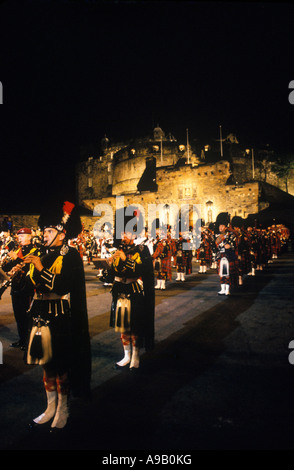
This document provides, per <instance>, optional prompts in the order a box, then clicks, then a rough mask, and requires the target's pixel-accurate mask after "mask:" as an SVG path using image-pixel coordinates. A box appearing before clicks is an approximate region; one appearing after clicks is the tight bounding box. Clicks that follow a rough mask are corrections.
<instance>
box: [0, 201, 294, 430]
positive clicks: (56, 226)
mask: <svg viewBox="0 0 294 470" xmlns="http://www.w3.org/2000/svg"><path fill="white" fill-rule="evenodd" d="M53 209H54V210H53V212H51V210H49V211H48V212H45V213H44V214H43V215H41V216H40V219H39V222H40V227H41V228H42V232H38V231H36V230H32V229H31V228H22V229H20V230H18V231H17V233H16V234H15V235H13V234H12V233H11V232H10V231H9V230H6V231H5V230H4V231H2V232H1V233H0V250H1V253H0V255H1V267H0V274H1V277H2V281H3V282H2V285H1V287H0V298H1V295H2V293H3V292H4V291H3V290H2V291H1V289H3V285H5V282H6V281H7V280H9V281H10V280H11V279H13V281H14V282H13V283H11V284H10V285H11V295H12V297H13V299H12V300H13V302H12V304H13V309H14V314H15V319H16V322H17V327H18V332H19V341H18V342H17V343H13V344H12V345H11V346H13V347H17V348H20V349H23V350H24V351H25V353H24V355H25V361H26V363H27V364H40V365H42V366H43V370H44V372H43V383H44V388H45V392H46V397H47V408H46V409H45V411H44V412H43V413H42V414H40V415H39V416H37V417H36V418H34V419H33V420H32V422H31V423H30V428H31V429H38V428H39V429H40V427H41V426H42V425H47V423H48V422H50V421H52V424H51V427H50V432H55V433H56V432H60V430H62V429H65V428H66V425H67V421H68V417H69V396H70V393H74V395H76V396H81V395H85V396H88V395H89V394H90V380H91V347H90V336H89V329H88V316H87V303H86V288H85V276H84V265H85V264H87V263H88V264H91V263H94V267H96V268H97V269H98V265H97V266H96V265H95V259H96V260H98V259H99V262H100V263H102V266H103V264H105V263H106V264H107V265H108V269H106V268H104V269H103V267H102V268H99V271H101V272H98V275H97V276H98V277H99V278H100V280H103V279H104V280H105V281H108V283H109V284H110V285H111V293H112V301H111V307H110V326H111V327H113V328H114V329H115V331H117V332H119V333H120V339H121V343H122V346H123V354H124V355H123V358H122V359H121V360H120V361H118V362H116V364H115V368H125V367H129V369H130V370H131V371H136V370H137V369H138V368H139V365H140V354H139V352H140V348H143V347H144V348H145V349H146V351H151V350H152V349H153V346H154V316H155V315H154V312H155V289H165V288H166V282H168V281H172V280H173V279H172V274H173V268H174V269H175V270H176V279H175V281H177V282H179V283H182V282H184V281H185V280H186V275H188V274H191V273H192V261H193V259H194V260H197V261H198V265H199V273H201V274H205V273H207V272H208V270H209V269H215V270H217V272H218V274H219V279H220V285H221V287H220V291H219V292H218V294H220V295H228V294H229V293H230V291H231V289H234V288H235V287H238V286H240V285H242V282H243V277H244V276H245V275H248V274H251V275H253V276H254V275H255V272H256V271H257V270H262V269H263V268H264V267H265V266H266V265H267V263H270V262H272V260H273V259H274V258H277V257H278V256H279V255H280V254H281V253H282V252H283V251H284V250H285V249H286V247H287V244H288V241H289V240H290V231H289V230H288V228H287V227H285V226H284V225H276V224H273V225H271V226H268V227H267V228H256V227H252V226H248V225H247V226H245V223H244V221H243V220H242V219H240V218H237V217H235V218H234V217H233V219H232V220H230V217H229V214H228V213H221V214H219V216H218V217H217V219H216V222H215V223H214V224H213V225H210V226H209V227H208V226H205V225H204V224H201V227H200V230H199V234H193V232H192V235H191V233H189V236H188V234H184V233H179V236H178V237H177V238H176V237H175V236H174V233H173V231H172V229H171V228H169V229H168V230H165V229H163V230H162V229H161V228H160V227H158V228H157V230H156V235H155V237H154V239H153V238H151V237H150V236H148V232H146V231H143V235H142V234H141V236H140V237H139V236H138V237H137V238H135V234H134V233H131V234H130V232H128V231H127V229H126V227H125V228H124V231H123V238H122V239H120V237H118V236H117V233H116V231H118V229H116V228H114V232H113V238H112V237H109V232H108V234H107V235H106V234H105V236H101V237H97V236H94V234H93V233H91V232H89V231H86V230H84V229H83V230H82V224H81V222H80V219H79V216H78V215H77V212H76V213H75V209H74V204H72V203H69V202H68V201H66V202H65V203H64V204H63V206H62V208H61V207H57V208H53ZM125 209H126V208H123V209H122V210H123V211H124V216H125V223H126V213H125ZM129 217H131V218H132V216H129ZM20 259H21V260H22V263H21V264H19V260H20ZM104 260H105V261H104ZM22 265H23V266H22ZM12 266H13V267H12ZM17 268H19V269H17ZM25 268H26V269H27V270H26V271H25ZM13 269H16V271H15V274H16V275H17V274H18V273H21V272H22V270H24V272H25V276H20V278H19V279H18V278H17V277H14V274H13V275H12V277H9V273H10V272H12V270H13ZM105 271H107V272H106V273H105ZM7 278H8V279H7ZM28 305H29V307H28ZM24 321H25V322H26V323H24ZM25 332H26V335H25ZM24 335H25V336H26V338H24Z"/></svg>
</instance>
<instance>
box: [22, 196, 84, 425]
mask: <svg viewBox="0 0 294 470" xmlns="http://www.w3.org/2000/svg"><path fill="white" fill-rule="evenodd" d="M39 226H40V228H41V229H42V230H43V237H44V248H45V254H44V255H43V256H42V257H38V256H34V255H30V256H28V257H27V258H26V259H25V263H28V264H29V267H30V271H29V273H28V275H27V280H28V282H29V283H30V284H31V285H32V286H33V287H34V289H35V295H34V299H33V302H32V305H31V307H30V309H29V312H28V313H29V320H30V336H29V340H28V347H27V353H26V361H27V363H28V364H41V365H42V366H43V382H44V386H45V391H46V396H47V408H46V410H45V411H44V412H43V413H42V414H41V415H39V416H38V417H36V418H35V419H34V420H33V421H32V423H31V427H32V428H38V427H39V426H41V425H43V424H45V423H48V422H49V421H50V420H52V419H53V422H52V423H51V428H50V431H51V432H54V431H55V432H56V430H60V429H64V428H65V426H66V424H67V421H68V417H69V397H70V392H72V394H73V395H75V396H85V395H88V394H89V393H90V375H91V353H90V340H89V331H88V317H87V305H86V293H85V277H84V268H83V261H82V259H81V257H80V255H79V253H78V251H77V250H76V249H75V248H72V247H70V246H69V245H68V240H69V239H73V238H76V237H77V235H78V234H79V232H80V230H81V223H80V218H79V216H78V214H77V211H76V208H75V207H74V205H73V204H72V203H69V202H65V203H64V204H63V206H62V205H61V206H60V207H59V206H55V207H53V208H49V209H48V210H47V211H45V212H44V214H42V215H41V216H40V219H39Z"/></svg>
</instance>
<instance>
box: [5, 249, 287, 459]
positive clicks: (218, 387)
mask: <svg viewBox="0 0 294 470" xmlns="http://www.w3.org/2000/svg"><path fill="white" fill-rule="evenodd" d="M85 271H86V286H87V302H88V313H89V326H90V335H91V346H92V369H93V373H92V399H91V400H90V401H89V402H87V403H85V402H81V401H78V400H77V401H72V403H71V426H70V428H69V430H68V433H67V434H65V435H64V436H61V437H59V438H58V439H57V440H54V439H50V436H49V435H48V433H46V432H41V433H35V434H31V433H30V432H29V429H28V423H29V422H30V420H31V419H32V417H34V416H36V415H37V414H38V413H40V412H41V411H42V410H43V408H44V406H45V397H44V392H43V386H42V369H41V367H40V366H27V365H25V364H24V363H23V359H22V352H21V351H20V350H15V349H12V348H9V344H10V343H11V342H12V341H13V340H15V338H16V326H15V322H14V318H13V314H12V309H11V300H10V295H9V292H6V293H5V294H4V296H3V298H2V300H1V301H0V340H1V342H2V345H3V364H1V365H0V376H1V384H0V402H1V411H0V414H1V419H0V432H1V449H2V450H34V449H36V450H48V449H53V450H97V451H100V452H102V453H104V455H109V453H112V454H113V455H114V454H115V451H117V452H124V453H125V455H131V453H132V451H133V452H136V451H139V450H145V451H150V452H151V451H154V452H156V453H160V452H164V451H166V452H167V451H171V452H182V453H183V452H184V453H189V452H192V451H197V450H293V449H294V438H293V432H292V427H293V420H294V405H293V389H294V365H293V364H292V362H291V352H292V351H293V348H290V347H289V344H290V342H291V341H292V340H294V306H293V287H294V253H293V251H292V249H291V246H289V250H288V251H287V252H285V253H284V254H283V255H281V256H280V257H279V258H278V259H275V260H273V262H272V263H270V264H268V265H267V267H266V268H265V269H264V270H263V271H259V272H258V271H257V272H256V276H247V277H246V278H245V279H244V284H243V286H240V287H239V288H238V289H236V290H235V291H233V292H232V294H231V295H230V296H218V295H217V291H218V289H219V279H218V276H217V274H216V272H215V271H213V270H210V271H209V272H208V274H198V265H197V264H196V263H195V262H194V263H193V272H192V274H190V275H188V276H187V280H186V281H185V282H181V283H179V282H175V281H171V282H169V283H167V289H166V290H165V291H157V292H156V317H155V328H156V330H155V333H156V344H155V349H154V351H153V352H152V353H149V354H148V355H147V354H142V360H141V368H140V371H139V373H137V374H132V373H130V372H129V370H126V371H117V370H114V369H113V365H114V362H115V361H116V360H117V359H118V358H119V357H120V356H121V354H122V351H121V345H120V341H119V338H118V336H117V333H115V332H114V331H113V330H112V329H110V328H109V309H110V302H111V294H110V292H109V288H107V287H104V286H103V284H102V283H99V281H98V280H97V278H96V273H97V272H96V271H95V270H94V269H93V266H92V265H90V266H87V265H85ZM174 278H175V276H173V279H174ZM194 463H195V462H194Z"/></svg>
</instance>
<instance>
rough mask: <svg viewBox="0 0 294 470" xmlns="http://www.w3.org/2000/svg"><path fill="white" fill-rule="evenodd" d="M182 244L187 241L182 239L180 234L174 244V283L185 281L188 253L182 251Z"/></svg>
mask: <svg viewBox="0 0 294 470" xmlns="http://www.w3.org/2000/svg"><path fill="white" fill-rule="evenodd" d="M184 243H187V241H186V240H185V239H184V238H183V235H182V233H181V232H180V233H179V238H178V240H177V242H176V253H175V257H176V267H177V277H176V281H185V274H186V269H187V259H188V251H187V250H185V249H184Z"/></svg>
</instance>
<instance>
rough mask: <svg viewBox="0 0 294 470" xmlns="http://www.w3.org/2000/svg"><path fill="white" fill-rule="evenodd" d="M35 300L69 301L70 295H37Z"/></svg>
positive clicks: (52, 293) (50, 293)
mask: <svg viewBox="0 0 294 470" xmlns="http://www.w3.org/2000/svg"><path fill="white" fill-rule="evenodd" d="M34 299H37V300H68V294H66V295H58V294H55V293H54V292H48V293H46V294H38V293H36V294H35V297H34Z"/></svg>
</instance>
